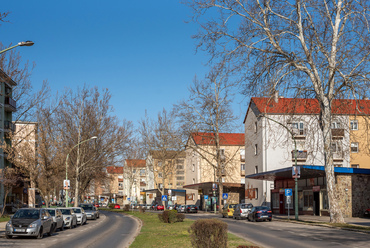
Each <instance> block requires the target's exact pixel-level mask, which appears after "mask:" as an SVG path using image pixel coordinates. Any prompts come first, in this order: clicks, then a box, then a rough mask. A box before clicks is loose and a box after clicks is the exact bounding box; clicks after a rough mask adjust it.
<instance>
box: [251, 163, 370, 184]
mask: <svg viewBox="0 0 370 248" xmlns="http://www.w3.org/2000/svg"><path fill="white" fill-rule="evenodd" d="M297 167H300V172H301V176H300V178H302V179H307V178H313V177H324V176H325V167H324V166H318V165H299V166H297ZM292 168H293V167H287V168H282V169H278V170H272V171H266V172H262V173H257V174H252V175H246V176H245V178H250V179H258V180H268V181H274V180H281V179H292ZM334 173H335V174H367V175H370V169H360V168H349V167H334Z"/></svg>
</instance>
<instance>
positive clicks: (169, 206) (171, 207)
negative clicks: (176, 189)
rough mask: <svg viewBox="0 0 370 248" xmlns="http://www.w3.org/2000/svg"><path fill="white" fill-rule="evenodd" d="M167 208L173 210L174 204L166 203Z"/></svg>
mask: <svg viewBox="0 0 370 248" xmlns="http://www.w3.org/2000/svg"><path fill="white" fill-rule="evenodd" d="M167 209H168V210H175V205H168V206H167Z"/></svg>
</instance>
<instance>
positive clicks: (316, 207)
mask: <svg viewBox="0 0 370 248" xmlns="http://www.w3.org/2000/svg"><path fill="white" fill-rule="evenodd" d="M313 214H314V215H316V216H319V215H320V192H313Z"/></svg>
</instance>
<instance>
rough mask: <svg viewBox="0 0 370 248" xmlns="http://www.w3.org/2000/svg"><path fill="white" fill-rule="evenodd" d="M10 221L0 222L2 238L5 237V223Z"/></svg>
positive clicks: (0, 236)
mask: <svg viewBox="0 0 370 248" xmlns="http://www.w3.org/2000/svg"><path fill="white" fill-rule="evenodd" d="M6 223H8V222H7V221H4V222H0V238H3V237H5V225H6Z"/></svg>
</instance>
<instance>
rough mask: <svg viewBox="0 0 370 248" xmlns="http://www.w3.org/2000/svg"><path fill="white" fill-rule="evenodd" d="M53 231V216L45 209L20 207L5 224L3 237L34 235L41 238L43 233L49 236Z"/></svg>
mask: <svg viewBox="0 0 370 248" xmlns="http://www.w3.org/2000/svg"><path fill="white" fill-rule="evenodd" d="M53 231H54V225H53V218H52V217H51V216H50V214H49V212H48V211H47V210H45V209H38V208H21V209H18V210H17V212H16V213H15V214H14V215H13V217H12V218H11V219H10V220H9V221H8V223H7V224H6V226H5V237H6V238H7V239H11V238H12V237H13V236H34V237H37V238H38V239H42V238H43V236H44V233H47V234H48V235H49V236H51V234H52V233H53Z"/></svg>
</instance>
